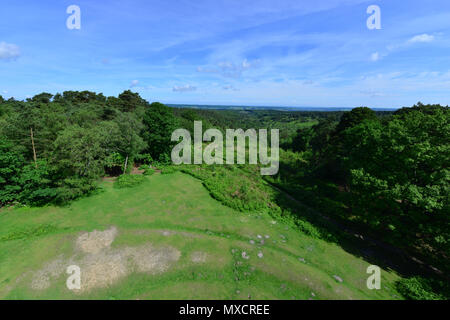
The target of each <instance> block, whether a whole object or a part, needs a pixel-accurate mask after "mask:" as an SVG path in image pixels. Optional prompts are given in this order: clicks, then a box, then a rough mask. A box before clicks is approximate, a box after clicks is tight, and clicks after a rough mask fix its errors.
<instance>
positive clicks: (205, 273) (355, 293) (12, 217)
mask: <svg viewBox="0 0 450 320" xmlns="http://www.w3.org/2000/svg"><path fill="white" fill-rule="evenodd" d="M147 179H148V180H147V181H146V182H145V183H144V184H142V185H140V186H139V187H136V188H132V189H115V188H113V187H112V183H111V182H104V185H103V187H104V192H102V193H100V194H97V195H94V196H91V197H88V198H85V199H81V200H79V201H76V202H74V203H73V204H71V205H70V206H68V207H64V208H58V207H46V208H31V209H30V208H20V209H4V210H2V211H0V221H1V223H0V298H2V299H5V298H7V299H18V298H20V299H22V298H26V299H34V298H44V299H55V298H56V299H67V298H83V299H85V298H97V299H114V298H118V299H119V298H120V299H137V298H139V299H184V298H187V299H189V298H193V299H196V298H198V299H200V298H202V299H247V298H248V296H249V295H250V296H251V298H252V299H268V298H273V299H293V298H295V299H308V298H314V299H395V298H398V296H399V295H398V294H397V293H396V291H395V289H394V281H395V280H397V279H398V276H397V275H395V274H394V273H392V272H390V271H382V290H372V291H371V290H368V289H367V288H366V284H365V283H366V279H367V276H368V275H367V274H366V268H367V266H368V265H369V264H368V263H367V262H366V261H364V260H362V259H360V258H357V257H354V256H352V255H351V254H349V253H347V252H345V251H344V250H343V249H341V248H340V247H339V246H337V245H335V244H331V243H327V242H324V241H322V240H317V239H312V238H311V237H309V236H307V235H305V234H303V233H300V232H299V231H298V230H293V229H291V228H289V227H287V226H286V225H284V224H283V223H281V222H277V223H275V224H274V223H273V221H272V219H271V218H270V217H268V216H266V215H258V214H244V213H240V212H237V211H234V210H232V209H230V208H228V207H225V206H223V205H222V204H220V203H219V202H217V201H216V200H214V199H212V198H211V197H210V196H209V194H208V192H207V190H206V189H205V188H204V187H203V186H202V184H201V183H200V182H199V181H198V180H196V179H195V178H192V177H191V176H188V175H185V174H182V173H179V172H178V173H175V174H171V175H154V176H151V177H148V178H147ZM113 225H114V226H116V227H117V228H118V230H119V234H118V236H117V237H116V239H115V241H114V242H113V247H121V246H125V245H138V244H143V243H148V242H150V243H152V244H154V245H161V244H164V245H171V246H173V247H176V248H177V249H178V250H179V251H180V252H181V258H180V259H179V260H178V262H176V263H175V264H174V265H172V267H171V268H170V269H169V270H168V271H166V272H165V273H163V274H160V275H150V274H142V273H141V274H139V273H135V274H132V275H130V276H128V277H126V278H124V279H122V280H120V281H118V282H117V283H115V284H114V285H112V286H110V287H107V288H103V289H95V290H92V291H91V292H89V293H86V294H75V293H73V292H71V291H69V290H68V289H67V288H66V286H65V280H66V275H63V276H60V277H59V278H58V279H57V280H56V281H53V282H52V284H51V287H50V288H48V289H47V290H44V291H37V290H33V289H32V288H31V287H30V282H31V278H32V275H33V272H35V271H36V270H39V269H40V268H41V267H42V266H43V265H44V264H45V263H46V262H48V261H51V260H52V259H55V258H56V257H58V256H60V255H63V256H65V257H68V256H70V255H72V254H73V252H74V250H75V248H74V246H75V245H74V243H75V239H76V237H77V235H79V234H80V232H81V231H92V230H94V229H98V230H104V229H107V228H108V227H110V226H113ZM142 230H147V232H142ZM162 230H169V231H177V232H178V233H174V234H172V235H169V236H167V235H166V236H165V235H163V234H162V232H161V231H162ZM257 235H263V236H264V235H269V236H270V238H269V239H266V243H265V244H264V245H263V246H261V247H259V248H258V247H257V245H252V244H250V243H249V241H250V239H253V240H254V241H257V240H258V238H257ZM283 239H286V242H283ZM233 249H235V253H234V254H233V253H232V250H233ZM236 249H237V250H236ZM242 250H245V251H246V252H247V253H248V254H249V255H250V259H249V260H244V259H242V257H241V255H240V252H241V251H242ZM195 251H202V252H206V253H207V255H208V258H207V260H206V262H205V263H203V264H195V263H193V262H192V261H191V259H190V254H191V253H192V252H195ZM259 251H262V252H263V254H264V256H263V258H258V257H257V253H258V252H259ZM300 257H301V258H304V259H305V261H306V263H303V262H301V261H299V258H300ZM237 262H240V263H237ZM333 275H338V276H339V277H341V278H342V279H343V280H344V282H343V283H338V282H337V281H336V280H335V279H334V278H333ZM312 293H314V294H315V297H313V296H312Z"/></svg>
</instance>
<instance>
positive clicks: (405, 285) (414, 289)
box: [396, 277, 444, 300]
mask: <svg viewBox="0 0 450 320" xmlns="http://www.w3.org/2000/svg"><path fill="white" fill-rule="evenodd" d="M396 286H397V290H398V291H399V292H400V293H401V294H402V295H403V296H404V297H405V298H406V299H410V300H441V299H444V297H443V296H441V295H440V294H437V293H435V292H434V290H433V288H432V282H431V280H428V279H424V278H422V277H412V278H408V279H401V280H399V281H397V283H396Z"/></svg>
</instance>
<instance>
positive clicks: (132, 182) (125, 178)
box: [114, 174, 145, 189]
mask: <svg viewBox="0 0 450 320" xmlns="http://www.w3.org/2000/svg"><path fill="white" fill-rule="evenodd" d="M144 180H145V177H144V176H140V175H130V174H123V175H121V176H119V177H118V178H117V180H116V182H115V183H114V186H115V187H116V188H119V189H124V188H132V187H135V186H137V185H139V184H141V183H142V182H144Z"/></svg>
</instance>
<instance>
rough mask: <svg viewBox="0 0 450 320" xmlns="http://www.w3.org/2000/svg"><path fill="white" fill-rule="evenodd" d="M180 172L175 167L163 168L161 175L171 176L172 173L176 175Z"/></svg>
mask: <svg viewBox="0 0 450 320" xmlns="http://www.w3.org/2000/svg"><path fill="white" fill-rule="evenodd" d="M177 171H178V170H177V169H175V168H174V167H162V168H161V174H171V173H175V172H177Z"/></svg>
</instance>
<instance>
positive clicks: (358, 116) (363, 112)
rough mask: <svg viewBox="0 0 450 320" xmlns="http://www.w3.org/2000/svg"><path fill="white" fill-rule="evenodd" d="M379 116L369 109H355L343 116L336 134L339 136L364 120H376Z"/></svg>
mask: <svg viewBox="0 0 450 320" xmlns="http://www.w3.org/2000/svg"><path fill="white" fill-rule="evenodd" d="M376 119H377V115H376V114H375V112H374V111H373V110H372V109H370V108H367V107H359V108H354V109H352V111H350V112H346V113H344V114H343V115H342V118H341V121H340V122H339V124H338V126H337V128H336V133H337V134H339V133H341V132H342V131H344V130H346V129H348V128H351V127H354V126H356V125H358V124H360V123H361V122H363V121H364V120H376Z"/></svg>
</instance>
